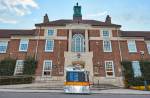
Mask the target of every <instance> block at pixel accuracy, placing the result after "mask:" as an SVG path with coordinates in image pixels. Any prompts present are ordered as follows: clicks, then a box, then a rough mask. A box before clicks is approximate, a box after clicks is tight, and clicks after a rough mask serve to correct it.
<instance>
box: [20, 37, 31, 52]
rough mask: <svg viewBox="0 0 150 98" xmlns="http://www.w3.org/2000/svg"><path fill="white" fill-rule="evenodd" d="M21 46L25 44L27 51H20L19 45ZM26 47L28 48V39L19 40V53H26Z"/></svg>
mask: <svg viewBox="0 0 150 98" xmlns="http://www.w3.org/2000/svg"><path fill="white" fill-rule="evenodd" d="M22 44H27V49H25V50H22V49H21V45H22ZM28 46H29V40H28V39H26V40H25V39H21V40H20V45H19V51H20V52H27V51H28Z"/></svg>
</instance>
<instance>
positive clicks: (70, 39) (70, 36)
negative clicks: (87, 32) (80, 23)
mask: <svg viewBox="0 0 150 98" xmlns="http://www.w3.org/2000/svg"><path fill="white" fill-rule="evenodd" d="M71 43H72V30H71V29H69V40H68V48H69V49H68V51H69V52H71Z"/></svg>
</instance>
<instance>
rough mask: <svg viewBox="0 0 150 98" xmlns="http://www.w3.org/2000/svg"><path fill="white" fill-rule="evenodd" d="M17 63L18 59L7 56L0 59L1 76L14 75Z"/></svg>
mask: <svg viewBox="0 0 150 98" xmlns="http://www.w3.org/2000/svg"><path fill="white" fill-rule="evenodd" d="M15 65H16V60H15V59H12V58H5V59H4V60H2V61H0V76H12V75H13V74H14V69H15Z"/></svg>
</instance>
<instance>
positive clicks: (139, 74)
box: [132, 61, 142, 77]
mask: <svg viewBox="0 0 150 98" xmlns="http://www.w3.org/2000/svg"><path fill="white" fill-rule="evenodd" d="M133 63H138V67H139V68H140V62H139V61H132V69H133V73H134V77H141V76H142V72H141V68H140V73H138V75H137V74H135V73H136V72H135V70H134V68H135V67H133ZM136 66H137V65H136Z"/></svg>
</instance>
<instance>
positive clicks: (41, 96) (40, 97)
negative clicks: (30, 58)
mask: <svg viewBox="0 0 150 98" xmlns="http://www.w3.org/2000/svg"><path fill="white" fill-rule="evenodd" d="M0 98H150V95H125V94H124V95H117V94H91V95H73V94H62V93H14V92H13V93H10V92H0Z"/></svg>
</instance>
